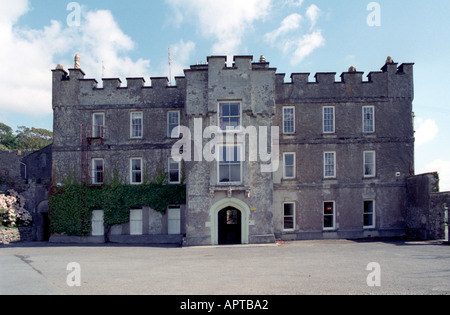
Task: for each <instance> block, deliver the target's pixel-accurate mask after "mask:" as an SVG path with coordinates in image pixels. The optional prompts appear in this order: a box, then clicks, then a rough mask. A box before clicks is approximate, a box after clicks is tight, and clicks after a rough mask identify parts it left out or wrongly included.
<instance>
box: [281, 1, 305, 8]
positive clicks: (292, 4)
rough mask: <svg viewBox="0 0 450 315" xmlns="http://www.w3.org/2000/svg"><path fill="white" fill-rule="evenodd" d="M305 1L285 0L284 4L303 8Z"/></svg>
mask: <svg viewBox="0 0 450 315" xmlns="http://www.w3.org/2000/svg"><path fill="white" fill-rule="evenodd" d="M303 1H304V0H285V2H284V4H285V5H289V6H293V7H301V6H302V4H303Z"/></svg>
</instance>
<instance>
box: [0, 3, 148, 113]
mask: <svg viewBox="0 0 450 315" xmlns="http://www.w3.org/2000/svg"><path fill="white" fill-rule="evenodd" d="M28 11H29V3H28V1H27V0H15V1H3V0H2V1H0V47H2V48H1V49H0V68H1V69H2V72H3V73H4V74H5V75H3V76H1V77H0V95H2V98H1V99H0V110H5V111H10V112H17V113H26V114H31V115H35V116H37V117H39V116H44V115H48V114H51V112H52V107H51V97H52V96H51V72H50V70H51V69H54V68H55V66H56V64H57V63H65V66H66V69H67V68H71V67H73V57H71V58H72V59H71V60H64V61H63V60H60V59H59V58H62V57H61V56H63V55H65V54H70V55H72V56H73V55H75V53H78V54H79V55H80V56H81V67H82V69H83V70H84V71H85V72H86V73H87V74H88V76H90V77H97V78H98V77H101V73H102V61H104V62H105V64H106V66H107V71H109V72H107V73H108V74H111V75H114V76H119V77H122V76H126V74H132V75H133V76H134V75H140V74H142V75H143V76H144V75H146V74H148V70H149V65H150V62H149V61H148V60H142V59H139V60H137V61H133V60H131V58H129V57H128V56H127V53H128V52H130V51H132V50H133V49H134V42H133V41H132V39H131V38H130V37H129V36H127V35H126V34H124V33H123V32H122V30H121V29H120V27H119V26H118V25H117V23H116V22H115V20H114V17H113V16H112V14H111V12H110V11H87V12H83V14H82V20H81V24H80V26H79V27H68V26H66V25H65V24H63V23H61V22H59V21H51V22H49V25H48V26H46V27H44V28H42V29H30V28H28V27H23V28H21V27H18V26H17V25H16V22H17V21H18V19H19V18H20V17H21V16H22V15H24V14H26V13H27V12H28ZM68 13H69V12H68ZM64 22H65V21H64Z"/></svg>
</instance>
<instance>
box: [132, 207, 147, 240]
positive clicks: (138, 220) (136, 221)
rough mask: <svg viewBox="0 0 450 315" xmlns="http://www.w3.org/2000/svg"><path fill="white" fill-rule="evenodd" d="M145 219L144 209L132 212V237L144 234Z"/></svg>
mask: <svg viewBox="0 0 450 315" xmlns="http://www.w3.org/2000/svg"><path fill="white" fill-rule="evenodd" d="M143 217H144V216H143V211H142V209H131V210H130V235H142V234H143V221H144V220H143Z"/></svg>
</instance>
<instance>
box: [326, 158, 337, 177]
mask: <svg viewBox="0 0 450 315" xmlns="http://www.w3.org/2000/svg"><path fill="white" fill-rule="evenodd" d="M323 158H324V161H323V168H324V170H323V172H324V178H336V152H325V153H324V154H323Z"/></svg>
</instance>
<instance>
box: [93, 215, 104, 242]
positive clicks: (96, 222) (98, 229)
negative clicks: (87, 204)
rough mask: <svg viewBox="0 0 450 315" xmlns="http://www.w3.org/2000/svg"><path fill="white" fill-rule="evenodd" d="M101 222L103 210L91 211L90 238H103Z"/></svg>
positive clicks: (102, 224)
mask: <svg viewBox="0 0 450 315" xmlns="http://www.w3.org/2000/svg"><path fill="white" fill-rule="evenodd" d="M103 220H104V212H103V210H94V211H92V236H103V235H104V234H105V226H104V223H103Z"/></svg>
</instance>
